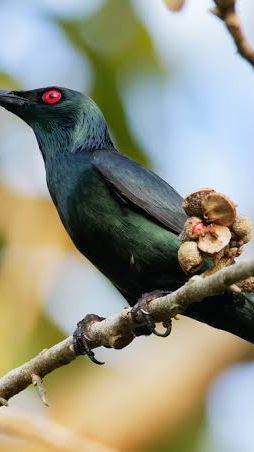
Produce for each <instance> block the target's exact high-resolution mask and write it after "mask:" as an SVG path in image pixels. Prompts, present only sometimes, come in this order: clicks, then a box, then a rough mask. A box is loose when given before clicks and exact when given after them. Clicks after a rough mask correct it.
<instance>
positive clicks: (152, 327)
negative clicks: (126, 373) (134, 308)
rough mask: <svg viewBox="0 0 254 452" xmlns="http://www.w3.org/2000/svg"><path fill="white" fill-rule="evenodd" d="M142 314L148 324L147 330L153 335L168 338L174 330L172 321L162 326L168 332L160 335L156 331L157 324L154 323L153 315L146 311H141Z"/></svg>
mask: <svg viewBox="0 0 254 452" xmlns="http://www.w3.org/2000/svg"><path fill="white" fill-rule="evenodd" d="M140 312H141V313H142V316H143V318H144V321H145V323H146V326H147V328H148V329H149V330H150V331H151V333H153V334H155V336H159V337H168V336H169V335H170V333H171V330H172V321H171V319H170V320H168V321H167V322H163V323H162V325H163V326H164V327H165V328H166V331H164V333H160V332H159V331H157V330H156V327H155V324H154V322H153V321H152V318H151V315H150V314H149V312H147V311H145V310H144V309H140Z"/></svg>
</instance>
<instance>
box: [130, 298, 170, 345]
mask: <svg viewBox="0 0 254 452" xmlns="http://www.w3.org/2000/svg"><path fill="white" fill-rule="evenodd" d="M168 293H169V292H165V291H154V292H151V293H147V294H144V295H143V296H142V297H141V298H140V299H139V301H138V303H137V305H136V306H135V308H133V309H132V315H133V318H134V320H135V318H136V316H137V314H138V312H140V313H141V315H142V317H143V319H144V323H145V325H146V327H147V329H148V330H149V331H150V332H151V333H153V334H155V336H159V337H167V336H169V335H170V333H171V330H172V321H171V319H169V320H167V321H164V322H162V325H163V326H164V327H165V331H164V332H162V333H161V332H160V331H157V330H156V327H155V322H154V321H153V318H152V316H151V314H150V313H149V312H148V304H149V303H150V301H152V300H154V299H155V298H159V297H161V296H164V295H166V294H168Z"/></svg>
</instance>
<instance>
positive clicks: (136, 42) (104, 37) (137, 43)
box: [59, 0, 163, 164]
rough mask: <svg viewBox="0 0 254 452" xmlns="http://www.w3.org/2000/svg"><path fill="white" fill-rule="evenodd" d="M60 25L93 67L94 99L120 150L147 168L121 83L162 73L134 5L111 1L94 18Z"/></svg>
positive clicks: (127, 2)
mask: <svg viewBox="0 0 254 452" xmlns="http://www.w3.org/2000/svg"><path fill="white" fill-rule="evenodd" d="M123 21H124V27H123ZM59 24H60V26H61V27H62V29H63V30H64V31H65V33H66V35H67V36H68V38H69V39H70V41H71V42H72V43H73V45H74V46H75V47H76V48H78V49H79V51H80V52H81V53H83V54H84V55H85V56H86V57H88V58H89V61H90V63H91V64H92V68H93V71H94V79H93V86H92V91H91V96H92V97H93V98H94V99H95V101H96V102H97V103H98V105H99V106H100V107H101V109H102V111H103V112H104V113H105V115H106V119H107V121H108V123H109V126H110V127H111V129H112V132H113V135H114V136H115V138H116V141H117V144H118V146H119V148H120V149H121V150H123V151H124V152H126V153H127V154H129V155H130V156H131V157H134V158H136V159H137V160H139V161H140V162H141V163H146V164H147V163H148V158H147V156H146V155H145V151H144V149H141V148H140V147H139V146H138V144H137V142H136V140H135V137H134V136H133V134H132V132H131V130H130V128H129V125H128V121H127V118H126V113H125V111H124V106H123V99H122V97H121V92H120V83H119V82H120V78H121V75H124V76H125V77H128V76H129V75H130V76H134V75H135V73H139V71H140V72H144V71H145V72H146V73H149V71H151V72H152V73H155V72H156V71H157V72H160V73H162V72H163V69H162V66H161V64H160V62H159V58H158V57H157V55H156V52H155V49H154V46H153V42H152V40H151V37H150V36H149V33H148V31H147V30H146V28H145V27H144V25H143V24H142V23H141V21H140V19H139V18H138V17H137V16H136V15H135V14H134V11H133V8H132V6H131V2H130V1H125V2H117V1H115V0H108V1H106V2H105V4H104V5H103V7H102V8H101V9H100V10H99V12H98V13H96V14H94V15H93V16H89V17H88V18H81V19H78V20H76V21H73V20H65V21H60V22H59ZM98 31H99V32H98Z"/></svg>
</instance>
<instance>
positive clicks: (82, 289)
mask: <svg viewBox="0 0 254 452" xmlns="http://www.w3.org/2000/svg"><path fill="white" fill-rule="evenodd" d="M238 3H239V9H240V13H241V16H242V21H243V24H244V28H245V30H246V33H247V34H248V36H249V39H250V41H252V42H253V43H254V5H253V1H252V0H239V2H238ZM211 6H213V5H212V1H208V0H188V1H187V4H186V7H185V8H184V9H183V10H182V11H181V12H180V13H178V14H173V13H170V12H169V11H168V10H167V9H166V7H165V5H164V3H163V1H162V0H132V1H130V0H124V1H119V0H40V2H36V1H33V0H6V1H5V0H1V2H0V42H1V44H0V86H1V87H2V88H7V89H8V88H11V89H14V88H15V89H19V88H20V89H32V88H37V87H41V86H47V85H60V86H66V87H70V88H73V89H77V90H80V91H83V92H86V93H88V94H89V95H91V96H92V97H93V98H94V99H95V100H96V102H97V103H98V104H99V105H100V107H101V108H102V110H103V112H104V114H105V116H106V118H107V121H108V123H109V125H110V129H111V132H112V135H113V136H114V139H115V141H116V143H117V144H118V146H119V148H120V149H121V150H122V151H123V152H124V153H126V154H128V155H130V156H132V157H134V158H135V159H137V160H138V161H140V162H142V163H144V164H146V165H147V166H149V167H151V168H153V169H154V170H156V171H157V172H158V173H159V174H160V175H161V176H162V177H163V178H165V179H166V180H167V181H168V182H169V183H170V184H171V185H173V186H174V187H175V188H176V189H177V190H178V191H179V192H180V193H181V194H186V193H187V192H189V191H191V190H192V189H195V188H198V187H202V186H211V187H214V188H216V189H218V190H220V191H222V192H224V193H227V194H228V195H229V196H231V197H232V198H233V199H234V200H235V201H236V202H237V203H238V204H239V206H240V210H241V211H242V213H245V214H248V215H249V216H250V217H252V219H253V218H254V206H253V189H254V187H253V166H254V156H253V154H254V152H253V150H254V147H253V142H254V72H253V70H252V69H251V68H250V66H248V65H247V63H246V62H244V61H243V60H241V59H240V57H239V56H237V54H236V52H235V48H234V45H233V43H232V41H231V38H230V37H229V35H228V34H227V32H226V30H225V29H224V27H223V24H222V23H220V22H219V21H218V20H217V19H216V18H215V17H214V16H212V15H211V14H210V13H209V12H208V8H209V7H211ZM0 174H1V179H0V200H1V210H0V234H1V261H0V372H1V374H4V373H5V372H7V371H8V370H10V369H11V368H13V367H14V366H17V365H18V364H21V363H22V362H23V361H24V360H27V359H29V358H30V357H31V356H33V355H34V354H36V353H38V352H39V351H40V350H42V349H43V348H45V347H48V346H50V345H52V344H54V343H55V342H56V341H59V340H61V339H62V338H64V337H65V336H66V335H69V334H70V333H72V331H73V330H74V328H75V324H76V322H77V321H78V320H80V319H81V318H82V317H83V316H84V315H85V314H86V313H88V312H96V313H98V314H101V315H104V316H105V315H109V314H112V313H115V312H117V311H118V310H119V309H120V308H121V306H123V305H124V300H123V299H122V298H121V296H120V295H119V294H118V293H117V292H116V290H115V289H114V288H113V287H112V286H111V285H110V284H109V282H108V281H107V280H105V278H104V277H103V276H102V275H100V274H99V273H98V272H97V271H96V270H95V268H94V267H93V266H92V265H91V264H90V263H89V262H88V261H86V259H84V258H83V257H82V256H81V255H80V254H79V253H78V252H77V251H76V250H75V249H74V247H73V245H72V243H71V241H70V239H69V238H68V236H67V234H66V233H65V231H64V229H63V226H62V225H61V223H60V220H59V219H58V216H57V213H56V211H55V210H54V208H53V206H52V203H51V201H50V198H49V195H48V192H47V188H46V183H45V174H44V167H43V162H42V158H41V156H40V154H39V150H38V147H37V144H36V141H35V137H34V136H33V133H32V131H31V130H30V129H29V128H28V127H27V126H26V125H25V124H24V123H22V122H21V121H20V120H19V119H18V118H16V117H14V116H12V115H11V114H9V113H8V112H6V111H4V110H3V109H1V110H0ZM252 251H253V246H250V247H249V249H248V251H247V252H246V255H247V254H248V253H251V252H252ZM97 356H98V358H100V359H103V360H106V365H105V366H104V367H96V366H95V365H93V364H91V363H90V362H88V360H86V359H82V358H80V359H78V360H76V361H75V362H73V363H72V364H71V365H69V366H67V367H65V368H61V369H59V370H57V371H55V372H54V373H52V374H51V375H49V376H48V377H46V378H45V384H46V386H47V391H48V399H49V402H50V407H49V408H45V407H44V406H42V404H41V402H40V400H39V398H38V395H37V393H36V392H35V390H34V389H33V388H30V389H28V390H26V391H24V392H23V393H21V394H19V395H18V396H17V397H15V398H13V399H12V400H11V401H10V407H9V408H8V409H6V408H2V409H1V412H0V450H1V451H15V450H18V451H30V450H31V451H37V450H38V451H40V450H42V451H44V450H49V451H50V450H74V451H75V450H85V451H86V450H87V451H90V450H91V451H92V450H98V451H104V450H109V448H111V449H110V450H123V451H138V452H139V451H140V452H141V451H151V452H152V451H153V452H157V451H158V452H160V451H161V452H164V451H165V452H166V451H170V452H238V451H239V452H240V451H241V452H253V450H254V437H253V425H254V414H253V406H254V384H253V381H254V364H253V363H252V360H253V356H254V353H253V347H252V346H251V345H250V344H248V343H247V342H244V341H242V340H240V339H238V338H236V337H233V336H231V335H229V334H227V333H224V332H221V331H217V330H214V329H212V328H210V327H208V326H205V325H201V324H199V323H198V322H194V321H191V320H188V319H185V318H184V317H181V318H180V320H179V321H175V322H174V328H173V333H172V335H171V336H170V337H169V338H167V339H165V340H161V339H159V338H156V337H149V338H140V339H138V340H136V341H134V342H133V343H132V344H131V345H130V346H129V347H127V348H126V349H124V350H122V351H112V350H105V349H100V350H98V351H97Z"/></svg>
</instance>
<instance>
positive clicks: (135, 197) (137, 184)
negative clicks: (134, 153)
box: [93, 150, 187, 233]
mask: <svg viewBox="0 0 254 452" xmlns="http://www.w3.org/2000/svg"><path fill="white" fill-rule="evenodd" d="M93 165H94V166H95V167H96V168H97V170H98V171H99V172H100V173H101V175H102V176H103V177H104V178H105V179H106V181H107V183H108V184H109V185H110V186H111V188H112V189H114V190H115V191H117V192H118V193H119V195H120V196H121V197H123V198H125V199H127V200H128V201H129V202H130V203H132V204H133V205H135V206H136V207H138V208H140V209H142V210H144V211H145V212H146V213H147V214H148V215H149V216H151V217H152V218H154V219H156V220H157V221H158V222H160V223H161V224H163V225H164V226H165V227H166V228H167V229H169V230H171V231H172V232H175V233H179V232H181V230H182V229H183V225H184V222H185V221H186V218H187V217H186V215H185V213H184V211H183V209H182V207H181V204H182V198H181V196H180V195H179V194H178V193H177V192H176V191H175V190H174V189H173V188H172V187H171V186H170V185H168V184H167V183H166V182H165V181H164V180H163V179H161V178H160V177H159V176H157V175H156V174H155V173H153V172H152V171H150V170H148V169H146V168H144V167H143V166H142V165H139V164H138V163H137V162H135V161H134V160H131V159H129V158H128V157H126V156H124V155H122V154H120V153H118V152H115V151H108V150H105V151H103V150H100V151H96V152H95V153H94V155H93Z"/></svg>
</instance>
